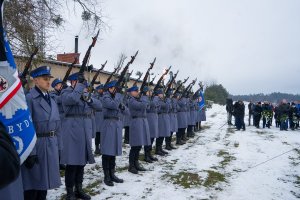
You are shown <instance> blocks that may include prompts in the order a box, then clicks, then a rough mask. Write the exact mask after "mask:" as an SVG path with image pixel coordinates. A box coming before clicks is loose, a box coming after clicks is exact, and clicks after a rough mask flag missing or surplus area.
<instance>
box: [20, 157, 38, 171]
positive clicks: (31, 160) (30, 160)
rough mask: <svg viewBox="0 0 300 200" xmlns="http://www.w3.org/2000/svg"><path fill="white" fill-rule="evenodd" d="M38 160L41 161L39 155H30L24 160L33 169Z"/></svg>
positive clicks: (26, 165)
mask: <svg viewBox="0 0 300 200" xmlns="http://www.w3.org/2000/svg"><path fill="white" fill-rule="evenodd" d="M38 162H39V159H38V156H37V155H33V156H28V158H27V159H26V160H25V162H24V165H25V167H27V168H28V169H31V168H33V166H34V164H35V163H38Z"/></svg>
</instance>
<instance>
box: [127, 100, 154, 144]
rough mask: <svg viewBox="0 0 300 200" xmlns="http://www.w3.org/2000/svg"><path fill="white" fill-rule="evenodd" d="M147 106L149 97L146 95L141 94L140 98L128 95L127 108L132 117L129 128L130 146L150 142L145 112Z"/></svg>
mask: <svg viewBox="0 0 300 200" xmlns="http://www.w3.org/2000/svg"><path fill="white" fill-rule="evenodd" d="M147 107H149V99H148V97H146V96H142V98H141V99H136V98H134V97H130V98H129V100H128V108H129V110H130V114H131V117H132V118H131V120H130V121H131V123H130V129H129V144H130V146H144V145H150V144H151V140H150V131H149V124H148V120H147V113H146V109H147Z"/></svg>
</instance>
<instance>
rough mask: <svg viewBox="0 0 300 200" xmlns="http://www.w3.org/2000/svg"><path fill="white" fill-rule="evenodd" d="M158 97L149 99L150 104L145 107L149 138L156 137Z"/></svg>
mask: <svg viewBox="0 0 300 200" xmlns="http://www.w3.org/2000/svg"><path fill="white" fill-rule="evenodd" d="M158 98H159V97H154V98H153V99H152V100H151V101H150V106H149V107H147V119H148V124H149V131H150V138H158V137H159V135H158V114H157V110H158V109H159V108H160V105H159V103H158V101H159V100H158Z"/></svg>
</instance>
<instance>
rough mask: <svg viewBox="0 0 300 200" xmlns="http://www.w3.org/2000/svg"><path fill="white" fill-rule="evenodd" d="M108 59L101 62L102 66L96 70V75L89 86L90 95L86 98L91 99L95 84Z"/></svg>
mask: <svg viewBox="0 0 300 200" xmlns="http://www.w3.org/2000/svg"><path fill="white" fill-rule="evenodd" d="M106 63H107V61H105V63H104V64H101V68H100V69H98V71H97V72H96V74H95V75H94V77H93V80H92V81H91V83H90V85H89V87H88V95H87V97H86V100H87V101H89V100H90V99H91V96H92V93H93V90H94V85H95V82H96V80H97V78H98V76H99V74H100V71H102V70H103V69H104V67H105V65H106Z"/></svg>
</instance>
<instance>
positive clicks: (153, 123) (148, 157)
mask: <svg viewBox="0 0 300 200" xmlns="http://www.w3.org/2000/svg"><path fill="white" fill-rule="evenodd" d="M142 93H143V94H142V95H143V100H145V101H147V102H148V103H149V105H150V106H148V107H147V119H148V124H149V131H150V139H151V144H150V145H145V146H144V152H145V161H146V162H148V163H152V162H153V161H157V160H158V159H157V158H155V157H154V156H152V154H151V151H152V144H153V142H154V139H155V138H158V137H159V136H158V114H157V110H158V109H159V103H158V98H159V97H157V96H156V97H154V98H153V99H151V96H152V92H151V91H150V90H149V87H147V86H145V87H144V89H143V91H142Z"/></svg>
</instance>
